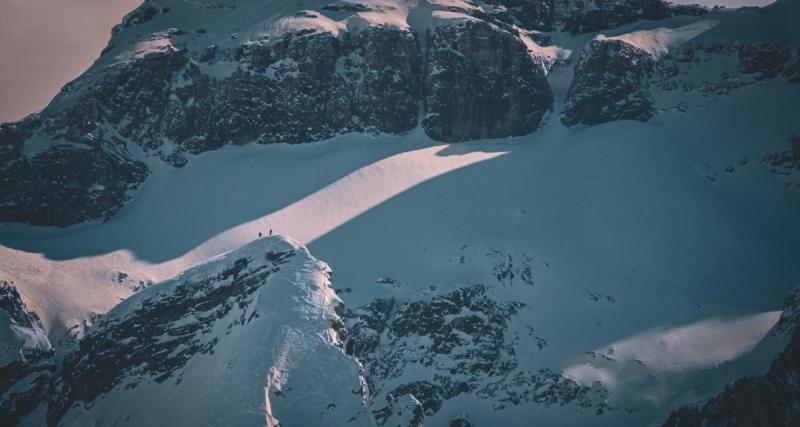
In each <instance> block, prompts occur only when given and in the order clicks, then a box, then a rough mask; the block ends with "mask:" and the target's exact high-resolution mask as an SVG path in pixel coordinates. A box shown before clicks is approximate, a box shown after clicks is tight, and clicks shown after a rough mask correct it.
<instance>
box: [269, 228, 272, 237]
mask: <svg viewBox="0 0 800 427" xmlns="http://www.w3.org/2000/svg"><path fill="white" fill-rule="evenodd" d="M269 235H270V236H272V229H271V228H270V229H269Z"/></svg>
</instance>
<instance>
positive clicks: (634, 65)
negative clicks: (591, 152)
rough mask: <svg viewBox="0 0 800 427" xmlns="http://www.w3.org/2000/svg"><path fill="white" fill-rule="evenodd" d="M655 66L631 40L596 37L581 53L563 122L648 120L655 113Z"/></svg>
mask: <svg viewBox="0 0 800 427" xmlns="http://www.w3.org/2000/svg"><path fill="white" fill-rule="evenodd" d="M654 65H655V60H654V58H653V57H652V56H651V54H650V53H648V52H646V51H644V50H643V49H640V48H638V47H636V46H634V45H632V44H630V43H627V42H625V41H622V40H614V39H605V38H595V39H594V40H592V41H591V42H589V44H588V45H586V47H585V48H584V49H583V51H582V52H581V56H580V58H579V60H578V64H577V65H576V67H575V77H574V79H573V81H572V84H571V85H570V87H569V90H568V92H567V101H566V105H565V107H564V111H563V112H562V113H561V121H562V122H563V123H564V124H565V125H567V126H572V125H575V124H578V123H582V124H587V125H596V124H600V123H604V122H609V121H614V120H624V119H629V120H639V121H646V120H648V119H649V118H650V117H652V116H653V115H654V114H655V112H656V109H655V107H654V101H653V97H652V95H651V94H650V91H649V83H648V76H649V75H650V73H651V72H652V70H653V67H654Z"/></svg>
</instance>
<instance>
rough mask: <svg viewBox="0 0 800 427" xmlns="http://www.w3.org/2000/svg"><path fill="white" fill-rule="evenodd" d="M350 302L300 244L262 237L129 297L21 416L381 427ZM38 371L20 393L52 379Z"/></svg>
mask: <svg viewBox="0 0 800 427" xmlns="http://www.w3.org/2000/svg"><path fill="white" fill-rule="evenodd" d="M340 305H341V301H340V300H339V298H338V296H337V295H336V294H335V293H334V291H333V290H332V288H331V287H330V270H329V268H328V266H327V265H325V264H324V263H322V262H320V261H317V260H316V259H314V258H313V257H312V256H311V255H310V254H309V252H308V250H307V249H305V248H304V247H302V246H300V245H298V244H297V243H295V242H292V241H290V240H287V239H284V238H281V237H267V238H262V239H258V240H256V241H254V242H252V243H250V244H248V245H245V246H244V247H242V248H240V249H237V250H235V251H232V252H230V253H227V254H225V255H222V256H219V257H217V258H215V259H213V260H211V261H209V262H207V263H204V264H202V265H198V266H196V267H194V268H191V269H189V270H188V271H186V272H184V273H182V274H181V275H179V276H178V277H176V278H174V279H172V280H169V281H166V282H163V283H159V284H156V285H153V286H151V287H149V288H147V289H145V290H143V291H141V292H139V293H137V294H135V295H134V296H132V297H131V298H128V299H127V300H125V301H123V302H122V303H120V304H119V305H118V306H116V307H115V308H114V309H112V310H111V311H110V312H109V313H107V314H106V315H104V316H102V317H101V318H100V319H99V320H98V321H97V322H96V324H95V325H94V326H93V328H92V329H91V330H90V331H89V332H88V333H87V334H86V335H85V336H83V337H82V338H80V339H79V340H78V341H77V342H76V343H75V345H71V344H69V343H68V344H67V345H66V346H65V347H62V348H59V349H58V350H57V351H58V352H60V353H62V355H61V357H60V359H59V360H63V362H60V363H58V362H57V365H56V368H55V370H54V371H53V375H54V377H53V378H52V379H51V381H54V383H53V386H54V387H55V388H54V389H53V390H52V392H50V393H47V394H45V395H42V396H37V397H38V399H39V403H38V404H37V405H32V406H28V407H27V410H26V409H19V408H21V407H18V410H17V411H15V414H14V415H15V416H17V417H18V418H17V421H22V420H23V419H24V420H26V422H27V423H31V424H36V423H37V417H39V416H41V414H43V413H44V412H46V413H47V417H48V420H49V422H51V423H58V424H59V425H61V426H71V425H75V426H78V425H87V424H102V425H111V424H115V423H118V422H123V420H124V421H125V422H128V423H132V424H133V425H157V424H163V423H166V422H169V424H171V425H186V426H189V425H197V424H198V423H199V424H219V425H221V424H226V423H230V424H233V425H250V424H261V425H267V426H278V425H334V424H338V423H339V422H340V421H341V420H346V419H349V420H351V423H352V425H364V426H367V425H371V419H372V415H371V414H370V413H369V411H367V410H366V406H365V403H366V399H367V396H368V392H367V390H366V389H365V388H364V385H363V380H362V378H361V374H360V365H359V363H358V362H357V361H356V360H354V359H352V358H350V357H348V356H346V355H345V354H344V351H343V349H342V348H341V347H342V346H343V344H342V342H341V340H340V337H339V332H338V331H339V330H341V328H342V326H343V320H342V319H341V318H340V314H339V313H341V309H340V308H339V306H340ZM28 377H30V378H27V379H26V378H22V379H20V380H19V382H18V384H17V385H15V386H14V387H16V388H17V390H16V392H17V393H22V392H23V390H25V387H26V384H28V383H33V382H36V381H35V380H37V379H38V381H40V380H41V379H42V378H45V377H41V375H40V374H39V373H38V372H36V371H34V372H32V373H30V374H29V375H28ZM19 395H20V394H17V396H19ZM180 397H183V398H180ZM15 398H17V397H16V396H15V393H14V392H13V391H12V392H11V393H9V394H8V395H6V399H11V401H12V402H13V399H15ZM176 399H179V400H177V401H176ZM12 407H13V405H12ZM37 407H38V408H40V409H39V410H37V411H32V410H33V409H35V408H37ZM31 417H32V418H31ZM168 420H169V421H168Z"/></svg>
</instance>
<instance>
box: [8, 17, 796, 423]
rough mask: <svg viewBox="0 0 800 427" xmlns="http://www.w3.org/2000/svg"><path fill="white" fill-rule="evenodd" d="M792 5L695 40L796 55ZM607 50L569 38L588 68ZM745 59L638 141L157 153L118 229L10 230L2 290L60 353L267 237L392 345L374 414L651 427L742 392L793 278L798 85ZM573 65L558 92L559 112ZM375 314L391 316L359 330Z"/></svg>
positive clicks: (550, 128)
mask: <svg viewBox="0 0 800 427" xmlns="http://www.w3.org/2000/svg"><path fill="white" fill-rule="evenodd" d="M792 7H796V6H794V3H789V2H782V3H779V4H776V5H775V6H773V7H772V8H769V9H766V10H764V11H743V12H736V13H730V14H728V13H727V12H725V13H723V14H720V15H718V16H717V15H715V16H712V17H710V19H714V20H716V21H719V24H718V25H717V26H715V27H714V28H712V29H710V30H708V31H706V32H705V33H703V34H700V35H698V36H697V37H696V38H695V39H692V40H691V41H689V42H688V43H687V44H686V45H682V46H687V49H688V48H691V49H694V48H693V47H692V46H696V45H693V43H698V44H699V43H709V44H714V43H723V44H730V43H736V40H739V39H738V38H737V31H738V28H752V30H751V31H748V32H746V33H747V34H748V35H747V36H746V37H747V38H748V40H751V41H752V40H774V39H775V38H776V37H784V36H785V37H786V39H787V40H788V42H791V43H796V42H797V38H795V35H794V34H795V33H794V32H793V31H794V30H792V28H791V27H790V26H789V23H788V21H787V20H786V18H783V17H786V16H791V12H792V11H796V9H792ZM781 8H783V9H781ZM787 8H788V9H787ZM170 13H171V12H170ZM779 18H781V19H783V20H781V19H779ZM705 19H707V18H702V20H705ZM696 22H699V20H698V18H691V17H678V18H672V19H670V20H666V21H660V22H638V23H635V24H632V25H629V26H624V27H621V28H618V29H617V30H614V31H604V33H605V34H606V35H607V36H608V37H616V36H624V35H625V34H630V33H632V32H634V31H650V30H655V31H656V32H663V30H658V29H659V28H671V29H677V28H681V27H684V26H686V25H692V24H694V23H696ZM744 23H746V25H745V24H744ZM740 24H741V25H745V26H744V27H738V25H740ZM761 26H769V28H764V29H763V30H756V29H758V28H759V27H761ZM759 31H762V32H759ZM759 35H761V36H762V37H758V36H759ZM595 36H596V34H586V35H581V36H571V35H567V34H556V35H554V40H555V41H556V42H557V45H558V46H561V47H563V48H565V49H571V50H573V51H575V52H579V51H580V50H581V48H582V47H583V45H585V44H586V43H588V42H589V41H590V40H592V39H593V38H594V37H595ZM679 48H680V47H679ZM699 51H702V49H700V50H699ZM678 52H682V51H681V50H678ZM678 52H676V51H671V52H668V53H678ZM739 52H740V51H739V50H738V49H736V50H733V51H731V52H729V53H726V52H725V51H723V52H722V54H720V55H719V57H716V56H715V57H714V59H711V60H709V61H704V60H698V61H694V59H692V60H691V61H689V62H688V63H689V64H690V65H688V66H687V65H685V64H679V65H678V67H679V70H680V73H679V74H678V77H675V80H678V79H687V80H693V81H699V82H709V83H712V84H713V83H717V82H719V80H720V78H721V74H722V73H729V74H730V75H731V76H734V77H737V78H738V77H742V76H744V77H748V76H749V77H752V79H748V80H747V82H746V84H742V85H737V86H736V87H734V88H732V89H731V90H728V91H724V93H715V94H713V95H708V96H707V95H706V94H705V93H704V92H702V91H700V90H685V89H684V87H683V86H681V89H680V90H672V89H665V88H662V87H661V86H659V85H657V84H652V85H651V86H650V87H649V90H650V91H652V95H653V99H654V105H655V106H656V108H657V110H658V114H656V115H654V116H653V117H652V118H651V119H650V120H649V121H648V122H645V123H640V122H634V121H613V122H610V123H604V124H601V125H597V126H591V127H588V126H583V125H576V126H573V127H570V128H566V127H564V126H563V125H562V124H561V123H560V122H559V121H558V120H554V118H553V117H552V116H551V117H550V119H549V120H548V121H547V123H546V124H545V125H544V126H543V128H542V129H540V130H539V131H537V132H536V133H534V134H532V135H528V136H524V137H519V138H509V139H502V140H498V139H492V140H484V141H473V142H467V143H462V144H458V145H448V144H440V143H436V142H434V141H431V140H430V138H428V137H427V136H426V135H425V133H424V132H423V130H422V129H420V128H415V129H414V130H412V131H410V132H409V133H407V134H404V135H363V134H346V135H342V136H338V137H335V138H333V139H331V140H326V141H324V142H323V143H319V144H310V145H304V146H291V145H282V144H277V145H270V146H262V145H245V146H226V147H224V148H221V149H220V150H217V151H213V152H204V153H201V154H198V155H192V156H191V159H190V161H189V162H188V163H187V164H186V165H185V166H184V167H182V168H180V169H173V168H171V167H168V166H166V165H164V164H159V161H157V160H156V159H152V158H144V159H145V160H146V161H147V162H149V163H148V164H149V166H150V167H151V168H152V171H153V172H152V177H151V178H150V180H149V181H148V182H147V183H146V184H145V185H144V186H143V187H142V189H141V190H140V192H139V194H138V195H137V196H136V198H135V199H133V200H132V201H131V203H129V204H128V205H126V206H125V207H123V208H122V209H121V210H120V212H119V214H118V215H116V216H115V217H113V218H112V219H110V220H109V221H108V222H105V223H102V224H99V223H91V224H85V225H82V226H78V227H74V228H69V229H63V230H62V229H52V228H43V227H29V226H21V225H8V226H7V227H4V228H0V236H2V237H1V238H2V243H3V247H1V248H0V257H2V259H3V261H4V262H3V263H0V272H2V274H3V276H4V277H0V278H3V279H5V280H13V281H14V283H15V284H16V286H17V287H18V289H19V290H20V293H21V296H22V299H24V300H25V304H26V305H27V306H28V307H32V308H33V309H34V310H35V311H36V312H38V313H40V316H41V317H42V319H43V320H42V322H43V323H45V324H46V330H47V331H48V332H49V334H50V335H51V339H52V340H53V342H57V341H58V340H59V338H61V337H63V336H64V333H65V329H66V328H67V327H72V326H76V325H80V324H81V322H82V321H83V320H85V319H87V318H89V317H90V316H89V315H90V314H91V313H95V314H99V313H103V312H105V311H107V310H108V309H110V308H111V307H113V306H114V305H115V304H117V303H118V301H119V299H120V298H124V297H127V296H128V295H130V293H131V292H132V291H133V290H134V289H136V288H138V287H144V286H146V285H147V284H148V281H162V280H165V279H168V278H170V277H172V276H174V275H175V274H178V273H179V272H181V271H184V270H186V269H188V268H190V267H191V266H193V265H195V264H198V263H201V262H203V261H205V260H207V259H208V258H210V257H213V256H215V255H217V254H220V253H224V252H228V251H231V250H234V249H236V248H238V247H240V246H241V245H243V244H246V243H248V242H250V241H251V240H253V239H255V238H257V237H258V235H259V233H262V234H268V232H269V230H270V229H273V230H274V231H275V232H276V233H281V234H288V235H292V236H296V237H297V238H298V239H299V240H300V241H301V242H302V243H306V244H309V245H310V248H311V250H312V251H313V252H314V254H315V255H316V256H318V257H319V258H320V259H323V260H325V261H326V262H327V263H329V264H330V265H331V267H332V269H333V271H334V272H335V287H336V288H337V290H338V293H339V294H340V296H341V298H342V299H343V300H344V302H345V304H346V306H347V307H348V308H349V309H350V310H351V312H352V313H351V314H350V316H349V317H350V320H351V322H350V323H349V325H350V327H351V329H352V331H353V333H354V334H355V335H354V337H362V336H363V337H366V338H367V341H368V342H371V341H370V339H371V338H372V337H376V336H377V337H379V339H377V343H374V346H373V344H369V345H370V346H372V348H371V349H370V351H366V352H360V353H353V354H356V355H357V356H359V358H360V359H361V363H363V364H364V369H365V372H367V373H368V375H367V382H368V383H369V384H370V389H371V390H375V391H376V393H377V394H376V395H375V396H374V400H373V401H372V402H373V406H371V408H370V409H371V410H373V411H378V413H379V414H380V413H383V412H381V409H382V408H383V407H385V406H384V405H387V404H390V403H391V402H387V397H388V395H389V394H391V392H396V391H398V390H399V391H401V392H406V391H408V392H411V393H412V394H414V397H413V398H411V397H409V398H408V399H406V398H400V401H399V402H397V401H394V402H395V403H394V406H396V407H402V406H405V407H407V408H410V409H407V410H406V411H405V413H406V414H409V413H410V414H412V415H414V416H416V415H418V412H417V411H418V409H419V407H418V406H416V403H414V402H415V401H418V402H419V403H420V406H421V407H422V409H423V411H424V415H425V418H426V422H427V423H429V424H431V425H442V424H446V423H448V422H449V421H450V420H453V419H456V418H458V417H466V419H468V420H470V422H471V423H474V424H475V425H494V424H507V425H521V424H522V425H525V424H527V423H528V421H529V420H531V419H533V418H535V419H536V420H537V422H539V423H540V424H542V425H563V424H565V423H568V424H571V425H597V424H613V425H642V424H647V423H651V422H658V421H660V420H663V419H666V415H668V414H669V412H670V411H671V410H672V409H673V408H674V405H678V404H680V405H683V404H685V403H687V402H691V401H696V400H704V399H706V398H707V397H710V396H711V395H713V394H715V393H717V392H719V388H721V387H722V386H723V385H724V384H726V383H728V382H730V381H731V380H733V379H734V378H735V377H733V376H727V371H725V373H724V374H725V375H723V373H721V371H719V370H718V369H716V367H717V366H718V365H721V366H727V364H726V363H725V362H727V361H736V360H738V359H739V358H740V357H742V356H743V355H746V354H748V352H750V351H751V349H753V348H754V347H756V349H757V350H756V351H758V348H759V347H758V346H756V344H757V343H758V342H759V340H760V339H761V338H762V337H763V336H764V335H765V334H766V333H767V331H768V330H769V329H770V328H771V327H772V324H773V323H774V322H775V321H776V320H777V313H776V310H778V309H779V308H780V301H782V300H783V298H784V296H785V295H786V294H788V293H789V291H790V290H791V288H792V287H793V286H794V285H795V284H796V282H797V277H798V275H800V266H798V265H797V263H796V262H795V260H796V259H797V256H798V255H799V254H800V253H799V252H798V251H800V249H798V248H799V247H798V236H800V219H798V215H797V214H796V213H797V212H798V209H800V199H798V198H797V197H796V195H795V194H794V192H793V191H792V190H791V189H790V188H787V187H786V186H784V184H783V180H784V178H783V177H780V176H775V175H773V174H772V173H771V171H770V168H771V167H770V166H769V165H767V164H765V163H762V162H761V161H760V160H761V159H762V158H763V157H764V156H765V155H768V154H769V153H775V152H786V151H787V150H791V148H792V147H791V146H790V145H789V138H790V135H792V134H793V133H794V134H796V133H797V132H798V124H797V115H796V113H795V111H796V109H794V108H793V106H794V105H796V102H797V99H800V87H798V86H797V85H794V84H791V83H789V82H788V81H787V79H786V78H785V77H784V76H783V75H781V73H778V75H775V76H773V77H766V78H760V75H759V74H760V72H757V73H751V74H748V73H745V72H744V71H743V70H741V69H740V68H739V67H740V65H741V64H742V61H741V60H740V58H739ZM712 53H714V52H712ZM669 56H671V55H665V56H664V57H663V58H665V59H666V60H667V61H674V62H678V63H680V61H678V60H677V59H676V58H675V57H674V56H673V57H672V58H668V57H669ZM573 65H574V63H573V64H564V63H563V62H562V63H561V64H557V65H555V66H553V68H552V69H551V70H550V71H549V74H548V75H547V79H548V84H549V85H550V87H551V88H552V91H553V95H554V98H553V111H554V112H560V111H561V110H562V108H563V106H564V104H565V98H566V95H567V90H568V87H569V86H570V84H571V83H572V76H573V68H572V66H573ZM782 67H783V65H782ZM745 71H746V70H745ZM781 72H782V70H781ZM684 73H685V74H684ZM686 100H690V101H692V103H690V106H689V108H684V109H677V108H671V107H672V106H674V105H675V104H676V103H679V102H681V101H686ZM144 292H155V291H144ZM463 294H467V295H473V296H472V297H470V298H461V297H459V295H463ZM148 295H149V293H148ZM89 296H91V298H89ZM380 301H394V303H393V307H396V309H394V310H392V311H391V312H390V313H389V314H388V316H387V317H386V318H385V320H382V321H381V322H378V323H377V326H378V329H376V328H375V327H373V326H375V324H370V325H368V326H369V327H368V328H361V329H359V325H360V324H361V322H360V320H363V319H362V317H363V315H364V313H368V312H369V311H370V308H371V307H375V306H376V305H379V302H380ZM520 303H522V304H524V306H520V305H519V304H520ZM440 312H446V315H445V316H441V317H439V316H437V315H436V314H439V313H440ZM420 313H423V314H424V313H427V314H424V315H421V314H420ZM415 316H417V317H415ZM426 322H427V323H426ZM409 324H410V325H411V326H413V327H409ZM381 325H382V326H381ZM381 328H382V329H381ZM92 330H93V329H92V328H89V329H88V331H90V332H89V333H90V334H91V333H92V332H91V331H92ZM371 331H375V332H371ZM355 339H356V338H354V340H355ZM352 342H353V345H354V346H355V345H356V343H357V342H358V340H355V341H352ZM487 349H499V350H498V351H497V352H495V353H492V352H488V351H486V350H487ZM723 350H724V351H723ZM353 351H354V350H353ZM777 351H778V350H776V351H775V352H772V353H770V352H768V353H770V354H769V355H767V356H765V358H766V359H767V360H771V358H773V357H774V356H775V355H776V354H777ZM470 352H473V353H470ZM465 354H466V355H469V354H477V356H476V357H475V360H478V361H479V363H477V364H470V363H466V364H465V363H464V355H465ZM478 356H480V357H478ZM384 357H389V360H392V358H396V359H397V360H398V361H399V363H396V364H393V365H387V363H386V362H385V361H384V360H383V358H384ZM482 357H484V358H485V359H483V358H482ZM493 358H494V359H493ZM468 360H472V359H471V358H468ZM485 360H492V361H493V362H494V361H495V360H497V361H502V362H503V363H502V364H499V365H500V366H499V367H498V368H494V367H487V366H486V365H487V364H488V362H485ZM387 366H390V367H391V369H388V370H387ZM369 373H371V374H369ZM718 373H719V376H720V377H722V378H721V379H719V381H715V382H714V383H713V385H714V386H715V387H719V388H716V389H715V388H714V387H712V386H710V385H709V384H707V378H708V377H709V376H715V375H717V374H718ZM447 378H453V379H454V382H448V380H447ZM390 400H391V399H390ZM389 406H391V405H389ZM109 407H110V406H109ZM390 412H391V411H390ZM390 418H391V417H380V420H388V419H390ZM380 420H379V422H380Z"/></svg>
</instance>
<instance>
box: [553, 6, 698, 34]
mask: <svg viewBox="0 0 800 427" xmlns="http://www.w3.org/2000/svg"><path fill="white" fill-rule="evenodd" d="M553 3H554V13H555V16H556V20H557V21H559V22H561V23H562V29H563V30H565V31H569V32H572V33H590V32H593V31H600V30H604V29H608V28H616V27H619V26H620V25H624V24H628V23H631V22H635V21H637V20H639V19H649V20H658V19H665V18H669V17H671V16H676V15H690V16H699V15H704V14H706V13H707V12H708V10H707V9H705V8H702V7H700V6H693V5H691V6H690V5H672V4H669V3H667V2H665V1H662V0H586V1H584V0H554V2H553Z"/></svg>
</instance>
